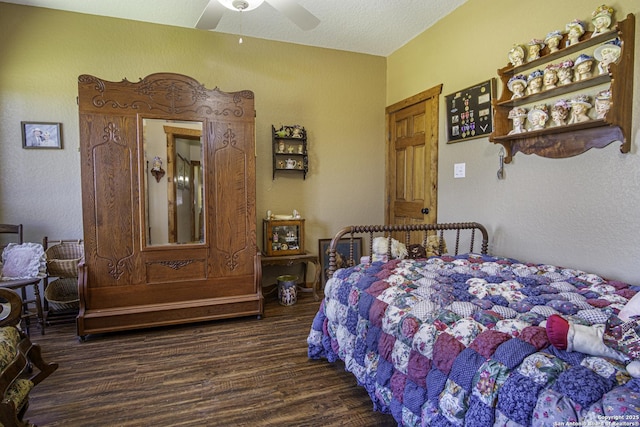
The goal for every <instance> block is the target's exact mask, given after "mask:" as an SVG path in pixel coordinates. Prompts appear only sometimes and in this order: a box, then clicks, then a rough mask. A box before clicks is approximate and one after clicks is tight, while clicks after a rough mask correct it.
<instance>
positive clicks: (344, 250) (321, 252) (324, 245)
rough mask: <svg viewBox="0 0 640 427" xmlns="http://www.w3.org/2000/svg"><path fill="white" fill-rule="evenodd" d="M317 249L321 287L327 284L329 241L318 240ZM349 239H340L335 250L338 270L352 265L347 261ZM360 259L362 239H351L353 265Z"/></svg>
mask: <svg viewBox="0 0 640 427" xmlns="http://www.w3.org/2000/svg"><path fill="white" fill-rule="evenodd" d="M318 242H319V245H318V246H319V248H318V256H319V258H320V269H321V270H322V286H324V284H325V283H327V279H328V276H327V273H328V271H329V246H330V245H331V239H320V240H319V241H318ZM350 244H351V239H350V238H346V239H340V241H339V242H338V247H337V248H336V262H337V264H338V268H342V267H348V266H350V265H353V264H351V263H350V260H349V245H350ZM360 257H362V237H354V238H353V263H354V264H359V263H360Z"/></svg>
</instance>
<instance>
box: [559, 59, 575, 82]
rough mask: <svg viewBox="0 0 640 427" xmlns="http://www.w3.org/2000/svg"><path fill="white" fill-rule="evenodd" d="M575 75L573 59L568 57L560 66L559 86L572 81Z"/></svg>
mask: <svg viewBox="0 0 640 427" xmlns="http://www.w3.org/2000/svg"><path fill="white" fill-rule="evenodd" d="M572 77H573V61H572V60H571V59H567V60H565V61H562V62H561V63H560V68H558V86H563V85H566V84H569V83H571V82H572V81H573V80H572Z"/></svg>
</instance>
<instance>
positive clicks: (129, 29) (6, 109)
mask: <svg viewBox="0 0 640 427" xmlns="http://www.w3.org/2000/svg"><path fill="white" fill-rule="evenodd" d="M385 67H386V60H385V58H383V57H377V56H371V55H361V54H354V53H347V52H342V51H336V50H329V49H318V48H313V47H307V46H301V45H294V44H288V43H279V42H271V41H265V40H257V39H251V38H247V37H244V43H243V44H242V45H239V44H238V38H237V37H236V36H232V35H226V34H219V33H214V32H207V31H200V30H195V29H185V28H177V27H169V26H162V25H155V24H145V23H140V22H134V21H125V20H119V19H112V18H101V17H96V16H90V15H81V14H74V13H67V12H59V11H53V10H48V9H42V8H33V7H25V6H17V5H12V4H7V3H0V123H2V126H0V171H1V172H0V174H1V175H0V176H1V177H2V179H1V181H0V222H5V223H23V224H24V225H25V228H26V233H25V238H26V240H28V241H41V240H42V238H43V236H45V235H48V236H49V237H51V238H75V237H78V236H81V235H82V224H81V223H82V215H81V190H80V179H79V178H80V164H79V153H78V147H79V140H78V110H77V105H76V96H77V78H78V76H79V75H81V74H91V75H95V76H97V77H100V78H103V79H106V80H111V81H120V80H122V79H124V78H126V79H128V80H130V81H137V80H138V79H139V78H142V77H145V76H147V75H149V74H152V73H156V72H176V73H181V74H186V75H189V76H191V77H193V78H195V79H196V80H198V81H200V82H201V83H203V84H204V85H205V86H206V87H207V88H213V87H216V86H217V87H219V88H220V89H221V90H223V91H226V92H233V91H238V90H245V89H248V90H252V91H253V92H254V93H255V100H256V110H257V117H256V141H257V156H258V158H257V211H258V218H257V222H258V230H259V239H260V243H261V236H262V231H261V230H262V217H263V216H264V215H265V213H266V211H267V209H270V210H272V211H273V212H274V213H288V212H291V211H292V210H293V209H297V210H298V211H300V212H301V213H302V215H303V216H304V217H305V218H306V224H307V227H306V230H305V231H306V236H307V238H306V245H307V248H308V249H309V250H310V251H311V252H313V253H316V252H317V240H318V239H320V238H328V237H332V236H333V234H334V233H335V232H336V231H337V230H338V229H340V228H342V227H343V226H344V225H348V224H351V223H380V222H382V221H383V220H384V208H383V202H384V200H383V192H382V189H383V188H384V166H383V165H384V107H385V92H384V85H385V78H386V76H385V72H386V71H385ZM21 121H42V122H61V123H62V132H63V139H64V149H63V150H24V149H22V148H21V129H20V122H21ZM272 124H273V125H276V126H279V125H281V124H286V125H293V124H300V125H303V126H305V127H306V129H307V131H308V137H309V154H310V161H309V163H310V172H309V174H308V175H307V179H306V180H304V181H303V179H302V177H301V176H300V177H297V178H292V177H284V176H279V177H276V179H275V180H272V173H271V148H270V147H271V125H272ZM365 171H369V173H368V174H367V175H366V176H365V173H364V172H365ZM371 172H373V173H371Z"/></svg>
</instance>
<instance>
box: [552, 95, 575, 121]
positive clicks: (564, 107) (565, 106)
mask: <svg viewBox="0 0 640 427" xmlns="http://www.w3.org/2000/svg"><path fill="white" fill-rule="evenodd" d="M570 109H571V105H570V104H569V103H568V102H567V101H566V100H565V99H559V100H558V101H556V103H555V104H553V107H551V126H564V125H566V124H567V118H568V117H569V110H570Z"/></svg>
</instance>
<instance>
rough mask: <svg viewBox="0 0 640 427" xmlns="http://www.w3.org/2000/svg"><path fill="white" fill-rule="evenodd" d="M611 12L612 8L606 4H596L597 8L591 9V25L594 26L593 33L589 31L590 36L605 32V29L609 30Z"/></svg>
mask: <svg viewBox="0 0 640 427" xmlns="http://www.w3.org/2000/svg"><path fill="white" fill-rule="evenodd" d="M613 12H614V10H613V8H612V7H609V6H607V5H606V4H603V5H602V6H598V8H597V9H596V10H594V11H593V13H592V14H591V18H592V19H591V22H593V26H594V27H595V28H594V30H593V33H591V37H596V36H599V35H600V34H602V33H606V32H607V31H609V27H610V26H611V17H612V15H613Z"/></svg>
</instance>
